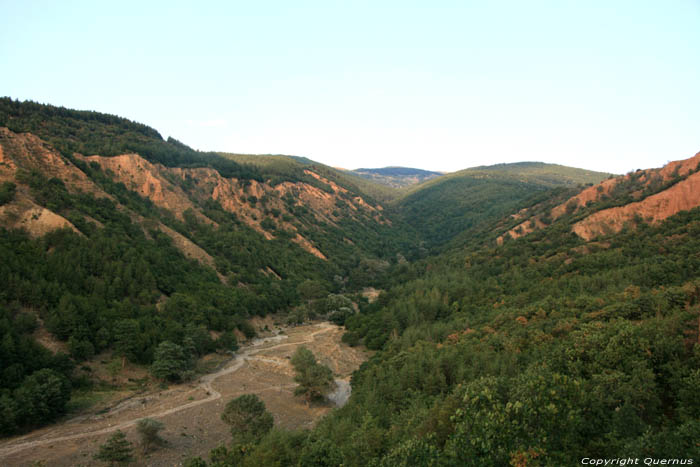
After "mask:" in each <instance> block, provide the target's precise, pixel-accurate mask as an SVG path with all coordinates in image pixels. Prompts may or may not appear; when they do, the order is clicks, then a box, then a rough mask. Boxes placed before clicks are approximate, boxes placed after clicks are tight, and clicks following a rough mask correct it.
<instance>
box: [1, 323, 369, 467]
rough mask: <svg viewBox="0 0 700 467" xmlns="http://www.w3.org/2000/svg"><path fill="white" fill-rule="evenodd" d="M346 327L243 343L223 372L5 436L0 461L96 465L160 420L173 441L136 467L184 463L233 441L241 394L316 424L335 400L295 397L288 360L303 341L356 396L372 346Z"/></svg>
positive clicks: (286, 418) (305, 329)
mask: <svg viewBox="0 0 700 467" xmlns="http://www.w3.org/2000/svg"><path fill="white" fill-rule="evenodd" d="M342 334H343V331H342V328H339V327H338V326H335V325H332V324H330V323H318V324H310V325H304V326H298V327H295V328H288V329H285V330H284V331H283V333H281V334H277V335H274V336H270V337H267V338H262V339H257V340H255V341H254V342H253V343H252V344H251V345H246V346H243V347H242V348H241V349H240V350H239V351H238V353H237V355H236V357H235V358H234V359H232V360H231V361H229V362H228V363H226V364H225V365H224V366H223V367H222V368H221V369H220V370H218V371H216V372H214V373H210V374H208V375H204V376H202V377H200V378H199V379H198V380H197V381H194V382H192V383H188V384H181V385H174V386H171V387H170V388H168V389H166V390H162V391H155V392H151V393H148V394H139V395H137V396H134V397H131V398H127V399H126V400H124V401H122V402H120V403H119V404H117V405H115V406H113V407H111V408H110V410H108V411H106V412H105V413H101V412H102V411H100V412H99V413H98V412H95V413H93V414H89V415H88V416H85V415H82V416H80V417H76V418H73V419H70V420H67V421H65V422H63V423H61V424H56V425H52V426H48V427H45V428H42V429H39V430H36V431H33V432H31V433H29V434H27V435H24V436H19V437H14V438H10V439H6V440H3V441H0V465H18V466H22V465H33V464H34V463H36V462H44V463H45V465H51V466H54V465H56V466H79V465H86V466H87V465H95V461H94V460H93V459H92V456H93V454H94V453H96V452H97V450H98V447H99V445H100V444H102V443H104V442H105V441H106V440H107V438H109V436H111V435H112V434H113V433H114V431H116V430H117V429H120V430H122V431H124V432H125V433H126V434H127V438H128V439H129V440H131V441H132V442H134V445H135V446H136V445H137V435H136V432H135V423H136V421H138V420H139V419H141V418H145V417H150V418H156V419H158V420H160V421H162V422H163V423H164V424H165V429H164V430H163V432H162V436H163V438H164V439H165V440H166V441H167V443H168V445H167V446H165V447H162V448H160V449H158V450H156V451H153V452H152V453H150V454H149V455H148V457H144V456H142V455H140V454H138V453H139V450H138V448H136V449H135V453H136V454H137V455H136V457H137V462H135V463H134V464H133V465H149V466H150V465H153V466H159V465H163V466H165V465H167V466H172V465H180V464H181V463H182V461H183V460H184V459H186V458H188V457H193V456H202V457H204V458H207V456H208V453H209V450H211V449H212V448H214V447H216V446H219V445H220V444H225V443H228V442H229V440H230V436H231V435H230V432H229V427H228V426H227V425H226V424H224V423H223V422H222V421H221V419H220V415H221V412H222V410H223V408H224V406H225V405H226V403H227V402H228V401H229V400H231V399H233V398H235V397H238V396H240V395H242V394H246V393H253V394H257V395H258V396H259V397H260V398H261V399H262V400H263V401H264V402H265V405H266V406H267V409H268V410H269V411H270V412H271V413H272V414H273V415H274V418H275V426H278V427H283V428H310V427H312V426H313V425H314V424H315V423H316V421H318V419H319V418H321V417H322V416H323V415H325V414H326V413H328V412H329V411H330V410H332V408H333V406H332V404H328V405H316V406H314V405H312V406H310V407H309V406H307V405H306V403H305V402H304V401H303V400H301V399H300V398H297V397H294V395H293V391H294V388H295V386H296V384H295V383H294V380H293V376H294V371H293V369H292V366H291V364H290V362H289V359H290V357H291V355H292V354H293V353H294V351H295V350H296V349H297V347H299V346H300V345H305V346H306V347H307V348H309V349H310V350H311V351H312V352H313V353H314V355H316V357H317V359H318V360H319V361H320V362H321V363H323V364H325V365H328V366H329V367H330V368H331V369H332V370H333V372H334V374H335V375H336V378H337V379H338V380H339V385H338V390H337V392H336V394H334V395H333V396H332V398H333V399H334V400H335V401H336V402H338V403H343V401H344V400H345V399H346V398H347V396H348V395H349V385H348V384H347V382H349V379H350V375H351V373H352V372H353V371H354V370H355V369H357V368H358V367H359V366H360V364H361V363H362V362H363V361H364V360H365V359H366V355H365V352H364V351H363V350H361V349H359V348H352V347H349V346H347V345H345V344H343V343H341V341H340V338H341V336H342Z"/></svg>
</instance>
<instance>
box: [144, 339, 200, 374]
mask: <svg viewBox="0 0 700 467" xmlns="http://www.w3.org/2000/svg"><path fill="white" fill-rule="evenodd" d="M191 367H192V360H191V355H187V352H186V351H185V349H184V348H183V347H182V346H179V345H177V344H174V343H172V342H170V341H163V342H161V343H160V344H158V347H156V351H155V355H154V357H153V364H152V365H151V373H153V376H155V377H156V378H159V379H162V380H166V381H181V380H183V379H184V378H185V377H186V374H187V371H188V370H189V369H190V368H191Z"/></svg>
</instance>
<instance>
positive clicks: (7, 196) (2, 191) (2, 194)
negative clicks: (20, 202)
mask: <svg viewBox="0 0 700 467" xmlns="http://www.w3.org/2000/svg"><path fill="white" fill-rule="evenodd" d="M15 191H17V185H15V184H14V183H12V182H2V184H0V206H2V205H4V204H7V203H9V202H11V201H12V200H13V199H15Z"/></svg>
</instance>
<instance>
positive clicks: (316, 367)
mask: <svg viewBox="0 0 700 467" xmlns="http://www.w3.org/2000/svg"><path fill="white" fill-rule="evenodd" d="M291 362H292V366H293V367H294V371H295V375H294V381H296V382H297V383H298V384H299V386H297V388H296V389H295V390H294V394H295V395H303V396H304V398H305V399H306V400H307V402H311V401H313V400H319V399H323V398H324V397H325V396H326V395H327V394H328V393H329V392H330V391H331V390H332V389H333V387H334V386H335V382H334V381H333V372H332V371H331V369H330V368H328V367H327V366H324V365H321V364H320V363H318V362H316V357H314V354H313V353H312V352H311V351H310V350H309V349H307V348H306V347H304V346H303V345H302V346H300V347H299V348H297V350H296V351H295V352H294V355H292V360H291Z"/></svg>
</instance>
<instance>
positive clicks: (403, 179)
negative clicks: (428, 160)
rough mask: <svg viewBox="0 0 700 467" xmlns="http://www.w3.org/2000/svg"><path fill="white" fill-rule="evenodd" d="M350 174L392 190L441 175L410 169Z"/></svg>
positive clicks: (378, 170) (397, 168) (387, 168)
mask: <svg viewBox="0 0 700 467" xmlns="http://www.w3.org/2000/svg"><path fill="white" fill-rule="evenodd" d="M352 173H354V174H356V175H358V176H360V177H362V178H366V179H368V180H372V181H374V182H377V183H381V184H382V185H387V186H390V187H392V188H405V187H408V186H411V185H415V184H417V183H422V182H425V181H427V180H431V179H433V178H436V177H439V176H441V175H443V174H442V173H440V172H433V171H431V170H421V169H413V168H410V167H382V168H380V169H355V170H353V171H352Z"/></svg>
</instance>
